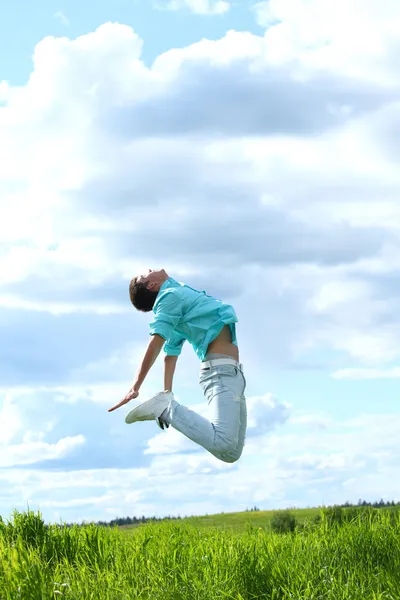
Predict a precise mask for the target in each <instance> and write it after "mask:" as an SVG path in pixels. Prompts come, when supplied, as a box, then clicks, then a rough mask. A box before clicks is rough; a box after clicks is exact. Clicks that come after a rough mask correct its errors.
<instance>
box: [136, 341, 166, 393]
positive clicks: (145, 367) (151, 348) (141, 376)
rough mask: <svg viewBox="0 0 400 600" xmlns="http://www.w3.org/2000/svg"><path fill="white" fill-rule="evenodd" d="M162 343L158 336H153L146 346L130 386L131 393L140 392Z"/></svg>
mask: <svg viewBox="0 0 400 600" xmlns="http://www.w3.org/2000/svg"><path fill="white" fill-rule="evenodd" d="M164 342H165V340H164V338H162V337H161V336H160V335H157V334H154V335H152V336H151V340H150V342H149V345H148V346H147V350H146V354H145V355H144V357H143V360H142V364H141V365H140V367H139V370H138V372H137V375H136V380H135V383H134V384H133V386H132V390H133V391H135V392H138V391H139V390H140V387H141V385H142V383H143V381H144V380H145V378H146V376H147V373H148V372H149V371H150V369H151V367H152V366H153V365H154V363H155V361H156V359H157V357H158V355H159V354H160V352H161V348H162V347H163V345H164Z"/></svg>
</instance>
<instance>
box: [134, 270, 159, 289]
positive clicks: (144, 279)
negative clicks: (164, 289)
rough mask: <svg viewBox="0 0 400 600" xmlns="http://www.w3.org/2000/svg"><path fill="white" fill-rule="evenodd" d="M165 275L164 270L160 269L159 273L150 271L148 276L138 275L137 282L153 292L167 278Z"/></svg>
mask: <svg viewBox="0 0 400 600" xmlns="http://www.w3.org/2000/svg"><path fill="white" fill-rule="evenodd" d="M165 275H166V273H165V271H164V269H159V270H158V271H154V270H153V269H148V271H147V273H146V274H142V275H138V277H137V282H138V283H143V284H144V285H145V286H146V287H147V289H149V290H151V289H153V288H154V287H155V286H157V285H159V283H160V281H161V280H162V279H164V278H165Z"/></svg>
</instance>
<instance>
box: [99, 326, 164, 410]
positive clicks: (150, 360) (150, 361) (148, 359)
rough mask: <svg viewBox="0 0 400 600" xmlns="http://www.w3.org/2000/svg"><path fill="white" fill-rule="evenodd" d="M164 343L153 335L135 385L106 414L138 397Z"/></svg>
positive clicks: (162, 339) (157, 336)
mask: <svg viewBox="0 0 400 600" xmlns="http://www.w3.org/2000/svg"><path fill="white" fill-rule="evenodd" d="M164 341H165V340H164V338H162V337H161V336H160V335H157V334H155V335H153V336H152V338H151V340H150V342H149V345H148V346H147V350H146V354H145V355H144V357H143V360H142V364H141V365H140V367H139V370H138V373H137V375H136V379H135V383H134V384H133V386H132V387H131V389H130V390H129V392H128V393H127V394H126V396H125V398H124V399H123V400H121V402H119V404H116V405H115V406H113V407H112V408H110V409H109V410H108V412H112V411H113V410H116V409H117V408H120V407H121V406H123V405H124V404H127V402H129V401H130V400H133V399H134V398H137V397H138V395H139V390H140V387H141V385H142V383H143V381H144V380H145V378H146V375H147V373H148V372H149V371H150V369H151V367H152V366H153V365H154V363H155V361H156V358H157V356H158V355H159V354H160V351H161V348H162V347H163V345H164Z"/></svg>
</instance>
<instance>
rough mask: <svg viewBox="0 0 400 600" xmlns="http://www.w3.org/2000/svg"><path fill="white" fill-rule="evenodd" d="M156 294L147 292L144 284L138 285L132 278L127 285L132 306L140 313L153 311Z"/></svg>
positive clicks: (135, 279)
mask: <svg viewBox="0 0 400 600" xmlns="http://www.w3.org/2000/svg"><path fill="white" fill-rule="evenodd" d="M157 295H158V292H153V291H152V290H148V289H147V287H146V284H145V283H140V282H139V283H138V282H137V277H134V278H133V279H132V280H131V282H130V284H129V296H130V299H131V302H132V304H133V306H134V307H135V308H136V309H137V310H140V311H142V312H150V311H151V310H153V307H154V303H155V301H156V298H157Z"/></svg>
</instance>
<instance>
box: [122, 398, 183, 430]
mask: <svg viewBox="0 0 400 600" xmlns="http://www.w3.org/2000/svg"><path fill="white" fill-rule="evenodd" d="M171 400H174V395H173V393H172V392H160V393H159V394H156V395H155V396H153V398H150V400H145V402H142V403H141V404H138V405H137V406H135V408H132V410H131V411H130V412H129V413H128V414H127V415H126V417H125V423H128V425H130V424H131V423H135V422H136V421H154V420H155V421H156V423H157V425H158V426H159V427H160V428H161V429H164V425H165V426H166V427H167V428H168V427H169V424H168V423H164V422H162V421H160V419H159V417H160V416H161V415H162V413H163V412H164V410H165V409H166V408H168V405H169V403H170V402H171Z"/></svg>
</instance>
